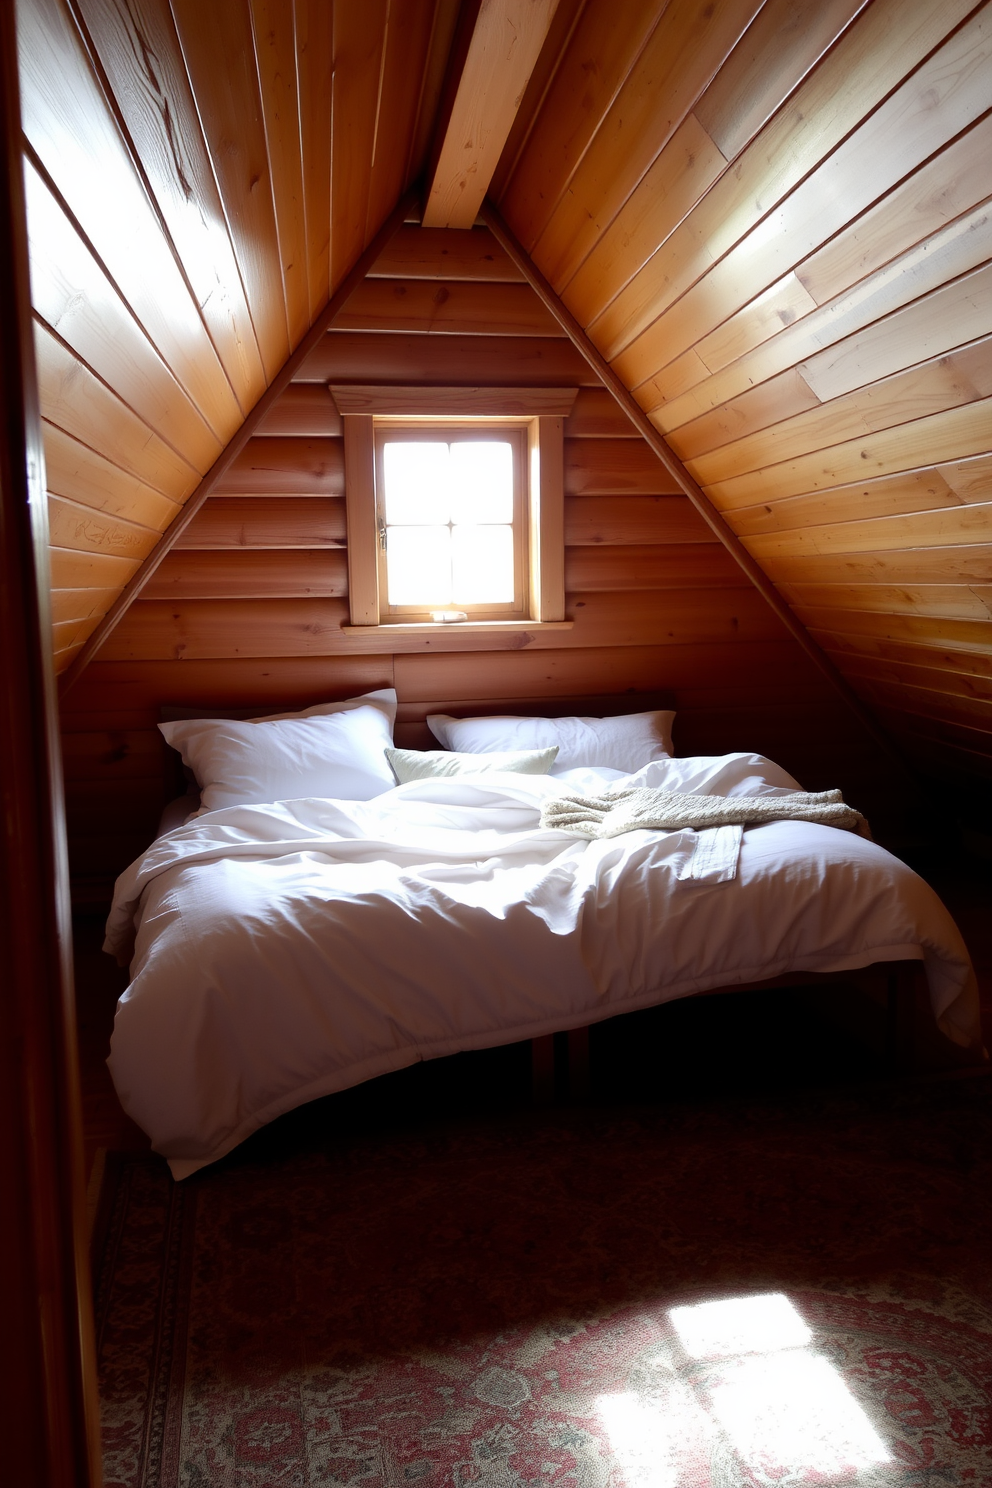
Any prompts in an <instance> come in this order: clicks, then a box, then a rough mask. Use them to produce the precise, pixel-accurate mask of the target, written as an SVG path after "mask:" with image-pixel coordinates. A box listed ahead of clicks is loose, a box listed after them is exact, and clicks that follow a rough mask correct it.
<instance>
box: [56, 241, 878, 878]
mask: <svg viewBox="0 0 992 1488" xmlns="http://www.w3.org/2000/svg"><path fill="white" fill-rule="evenodd" d="M452 240H455V241H454V242H453V241H452ZM338 324H339V326H340V329H335V330H332V331H331V332H329V333H328V335H327V336H326V337H325V340H324V344H323V345H322V346H321V347H320V348H318V350H317V351H316V352H315V353H314V355H313V356H312V358H311V359H310V361H309V362H308V363H307V364H306V365H305V366H304V367H303V368H302V370H301V372H300V374H299V377H298V380H297V381H296V382H294V383H293V384H292V385H291V386H290V387H289V389H288V390H287V392H286V393H285V394H284V395H283V396H282V398H281V399H280V400H279V401H278V402H277V404H276V405H275V407H274V409H273V410H272V412H271V413H270V415H269V416H268V418H267V420H266V422H265V424H264V425H263V427H262V431H261V432H260V433H259V434H258V435H256V437H254V438H253V439H252V440H251V441H250V442H249V444H248V446H247V448H246V450H245V451H244V453H243V454H242V455H241V456H239V458H238V460H237V461H236V463H235V464H234V466H233V467H232V469H231V470H230V471H229V473H228V474H227V475H226V476H225V477H224V479H223V482H222V483H221V485H220V486H219V487H218V489H217V491H216V493H215V494H214V495H212V496H211V497H210V498H209V500H208V501H207V503H206V504H205V506H204V507H203V508H202V510H201V511H200V513H199V514H198V515H197V517H196V518H195V519H194V520H193V522H192V523H191V525H190V526H189V528H188V529H187V531H186V532H185V534H184V535H183V537H182V538H181V539H180V541H179V543H178V544H177V547H176V548H175V549H174V551H172V552H171V553H170V554H169V555H168V556H167V557H166V559H165V560H164V562H163V563H162V564H161V566H160V567H159V569H158V570H157V572H156V573H155V575H154V577H153V578H152V580H151V582H150V583H149V585H148V586H147V588H146V589H145V590H144V591H143V593H142V595H141V597H140V598H139V599H138V600H137V601H136V602H135V603H134V605H133V606H132V607H131V609H130V610H129V611H128V613H127V615H126V616H125V617H124V619H123V620H122V622H121V623H120V625H119V626H118V627H117V629H116V630H115V631H114V632H113V634H112V635H111V636H110V637H109V639H108V641H107V642H106V643H105V645H104V646H103V648H102V650H101V651H100V652H99V654H98V656H97V658H96V659H95V660H94V662H93V663H92V664H91V665H90V666H89V668H88V669H87V670H86V672H85V673H84V674H83V677H82V679H81V680H80V682H79V683H78V684H77V686H76V687H75V688H73V690H72V691H71V692H70V694H69V695H68V697H67V699H66V701H65V704H64V708H63V723H64V728H65V736H64V737H65V757H66V764H67V772H68V777H69V798H70V805H69V812H70V827H71V836H72V841H73V850H74V866H75V871H76V883H77V890H78V891H79V892H80V893H81V894H91V895H93V896H95V897H99V896H101V895H103V894H105V893H106V889H107V883H108V879H109V877H110V876H111V875H112V874H113V873H114V872H116V871H119V869H120V868H122V867H123V866H124V865H125V864H126V863H127V861H128V860H129V859H130V858H131V857H132V856H133V855H134V854H135V853H137V852H138V851H139V850H140V849H141V847H142V846H143V845H144V843H145V842H146V841H147V840H148V838H149V837H150V836H151V835H152V833H153V831H154V828H155V823H156V820H157V817H158V813H159V811H160V809H161V806H162V804H163V801H164V799H165V796H166V795H167V794H168V793H169V792H170V791H172V793H174V787H173V781H174V776H173V774H172V765H171V764H170V763H169V761H168V759H167V757H166V754H165V751H164V749H163V747H162V744H161V740H160V737H159V735H158V733H157V730H156V729H155V723H156V721H157V719H158V716H159V715H158V710H159V708H160V707H161V706H162V705H163V704H166V703H173V704H178V703H188V704H195V705H197V706H211V705H214V706H218V707H247V706H249V705H253V704H258V705H259V708H260V710H264V709H271V710H273V711H275V710H277V709H279V708H282V707H284V706H290V707H291V706H294V705H303V704H306V703H311V702H314V701H317V700H320V699H322V698H326V697H337V696H349V695H351V694H353V693H356V692H361V691H364V690H366V689H369V688H372V687H376V686H384V685H393V686H395V687H396V688H397V691H398V693H399V696H400V715H399V722H398V726H397V739H398V741H399V742H400V743H403V744H406V745H411V746H415V747H416V746H421V747H424V746H427V745H429V743H430V740H429V736H428V735H427V732H426V729H425V728H424V725H423V722H422V720H423V717H424V715H425V713H426V712H428V711H434V710H437V709H438V708H439V707H440V708H441V709H445V708H449V709H451V710H454V711H457V709H458V707H459V705H460V704H472V705H489V704H491V705H492V707H493V708H494V709H495V710H498V709H499V706H500V702H501V700H503V701H506V700H509V699H523V698H534V699H535V700H536V701H537V702H540V701H541V700H544V699H548V698H555V697H575V696H580V695H583V694H585V695H592V694H596V695H601V694H617V693H623V692H626V691H646V690H659V689H661V690H667V691H670V692H671V693H672V695H673V701H674V703H675V705H676V706H677V708H678V710H679V720H678V723H677V728H676V740H677V746H678V748H679V749H680V751H681V752H683V753H700V752H717V753H719V752H723V751H725V750H730V749H757V750H760V751H762V752H765V753H768V754H770V755H772V756H773V757H777V758H779V759H781V760H782V762H783V763H785V764H786V765H788V766H789V767H790V768H792V769H793V770H794V771H795V772H796V773H797V774H798V775H799V777H800V778H801V779H802V780H803V781H804V783H808V784H810V785H812V786H819V785H833V784H838V783H840V784H842V785H844V786H845V787H846V788H847V789H848V791H849V793H852V792H853V794H854V795H855V796H857V795H858V793H859V792H860V793H861V797H860V798H861V799H862V801H865V793H866V792H867V793H869V794H871V793H872V792H874V791H875V789H876V787H877V786H878V776H879V770H878V761H877V757H876V755H875V754H874V751H873V749H872V747H871V746H870V745H869V744H868V743H867V742H866V741H865V740H864V739H863V737H862V736H861V735H860V733H859V731H858V730H857V728H856V726H854V725H853V724H852V723H851V722H850V721H849V720H848V719H847V718H846V717H845V716H844V714H843V710H842V709H841V707H840V705H839V704H837V703H836V702H835V701H834V699H833V697H832V695H829V694H828V690H827V689H826V686H825V684H824V683H823V682H822V680H821V679H820V677H819V675H818V674H816V673H815V672H814V671H813V669H812V667H811V666H810V664H809V662H808V661H807V659H806V658H805V656H804V655H803V653H802V652H801V650H800V648H799V647H798V646H797V645H796V643H795V642H794V641H793V640H792V639H791V637H789V636H788V635H787V634H786V632H785V631H784V630H783V628H782V626H781V625H780V622H779V621H778V620H777V619H776V617H775V616H774V615H773V614H772V612H771V611H770V610H769V608H768V606H767V604H766V603H765V601H764V600H763V599H762V597H761V596H760V594H759V593H758V592H757V591H756V590H755V589H754V588H753V586H752V585H751V584H750V582H749V581H748V580H747V579H746V578H745V577H744V576H743V575H742V573H741V572H740V570H739V569H738V568H737V566H736V565H735V564H734V562H733V561H732V560H731V558H730V557H729V556H728V554H727V553H726V552H725V550H724V549H723V548H722V546H721V545H720V544H719V543H718V542H717V541H716V540H715V539H714V538H713V536H712V534H711V532H710V531H709V529H708V528H707V527H706V526H705V524H704V523H703V522H702V520H701V519H700V518H699V517H698V516H697V514H696V513H695V511H694V510H693V509H692V507H691V506H690V504H689V502H688V500H687V499H686V498H685V497H684V496H682V495H680V494H678V492H677V491H676V489H675V487H674V483H673V481H672V479H671V477H670V476H669V475H667V473H666V472H665V470H664V469H663V467H662V466H661V464H660V463H659V461H658V460H657V458H656V457H655V455H654V454H653V453H652V451H651V450H650V449H649V448H648V446H647V445H646V444H645V443H644V441H643V440H642V439H641V438H640V436H639V435H637V433H636V432H635V430H634V429H633V427H632V426H631V425H630V423H629V422H628V421H627V419H626V417H625V415H624V414H623V413H622V412H621V410H620V409H619V408H618V407H617V405H616V404H615V402H614V401H613V399H612V398H611V397H610V395H609V394H608V393H607V392H606V391H605V390H604V389H602V388H601V387H599V386H597V385H596V382H595V379H594V377H593V375H592V374H591V373H590V371H589V369H588V367H587V365H586V364H585V362H584V361H583V360H582V359H581V358H580V357H579V356H578V354H577V353H576V352H575V351H574V349H573V348H572V346H571V344H570V343H569V342H568V341H567V340H566V339H565V338H564V337H563V336H562V335H561V334H560V333H558V331H557V327H556V325H555V323H554V322H553V321H551V320H550V319H549V317H548V316H547V315H546V314H545V312H543V311H542V309H541V306H540V304H539V302H538V301H537V299H536V297H535V296H534V295H533V293H532V291H531V290H530V289H529V287H527V286H526V285H524V284H522V283H521V282H520V281H519V276H518V275H517V274H516V272H515V270H514V269H513V267H512V266H511V265H510V263H509V261H508V260H506V259H505V258H504V256H503V255H502V253H501V251H500V250H499V249H498V247H497V245H496V244H495V242H494V241H493V239H492V238H491V236H490V235H489V233H488V232H486V231H485V230H484V229H478V228H477V229H474V230H473V231H472V232H469V233H446V234H442V233H437V234H428V233H426V232H424V231H422V230H421V229H419V228H416V227H410V228H404V229H401V231H400V233H399V235H398V236H397V238H396V239H394V241H393V244H392V245H391V247H390V248H389V250H388V251H387V253H386V254H385V255H384V257H383V259H382V260H381V261H380V262H379V264H377V265H376V268H375V270H374V271H373V274H372V275H370V277H369V278H368V280H367V281H366V282H365V284H364V285H363V286H362V288H361V289H360V290H359V291H358V292H356V294H355V295H354V296H353V297H352V300H351V301H350V302H349V303H348V305H347V307H346V309H345V311H344V313H343V314H342V316H341V318H340V321H339V323H338ZM481 326H485V327H486V331H485V333H483V332H482V331H481V330H480V327H481ZM416 380H424V381H431V382H435V383H439V384H445V385H447V384H453V385H458V384H462V385H466V386H479V385H484V384H486V383H492V384H498V385H500V386H514V385H519V386H521V387H540V386H542V385H561V384H567V385H570V386H576V385H577V386H579V388H580V391H579V395H578V398H577V400H576V403H575V407H574V410H573V413H572V416H571V417H570V418H569V419H568V421H567V423H566V431H565V493H566V494H565V531H566V553H565V564H566V569H565V571H566V589H567V605H566V609H567V614H568V616H569V617H570V618H571V619H572V620H573V622H574V624H573V628H572V629H571V630H568V631H550V632H540V631H534V632H527V633H524V634H517V635H514V636H513V637H512V638H510V639H507V638H506V637H505V636H500V635H496V634H493V635H478V634H474V635H473V634H461V635H460V634H459V633H458V631H457V628H456V627H451V628H447V629H445V630H444V631H443V632H442V633H441V634H439V635H432V636H429V637H424V636H417V637H406V638H404V640H403V642H402V644H400V643H399V642H394V646H393V649H391V650H390V651H388V652H386V651H384V650H383V649H382V648H383V639H382V636H381V634H376V635H372V636H370V637H367V638H366V637H360V636H350V635H346V634H344V633H343V632H342V631H341V623H342V621H344V620H346V619H347V615H348V606H347V530H346V524H345V513H344V462H343V453H342V434H341V426H340V420H339V417H338V414H337V411H336V409H335V406H334V403H333V401H332V399H331V397H330V394H329V392H328V390H327V384H328V383H329V382H333V383H346V382H349V381H350V382H358V383H364V382H369V381H373V382H384V383H389V382H394V383H397V384H409V383H411V382H414V381H416ZM841 756H843V764H842V763H841ZM872 799H873V800H874V799H875V796H874V795H873V796H872Z"/></svg>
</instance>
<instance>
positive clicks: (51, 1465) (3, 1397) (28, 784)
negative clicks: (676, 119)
mask: <svg viewBox="0 0 992 1488" xmlns="http://www.w3.org/2000/svg"><path fill="white" fill-rule="evenodd" d="M0 116H2V126H0V127H2V131H3V133H2V147H3V149H2V164H0V173H2V180H0V325H2V326H3V328H4V355H3V357H2V358H0V419H2V421H3V423H2V437H0V648H2V655H3V664H2V666H0V797H2V812H3V825H4V832H3V839H2V849H0V945H2V946H3V975H2V978H0V1194H2V1196H3V1198H2V1218H0V1317H2V1319H3V1322H2V1327H0V1366H2V1367H0V1372H2V1375H3V1388H2V1390H0V1443H2V1446H0V1452H2V1460H3V1471H2V1474H0V1476H2V1477H3V1480H4V1482H9V1483H11V1484H13V1483H16V1484H18V1485H24V1488H99V1484H100V1482H101V1466H100V1430H99V1417H98V1412H97V1398H96V1364H95V1351H94V1346H93V1321H92V1310H91V1302H90V1277H89V1263H88V1256H87V1235H86V1205H85V1191H84V1178H83V1141H82V1111H81V1104H80V1097H79V1072H78V1065H77V1052H76V1028H75V1011H74V1003H73V986H72V950H71V945H72V942H71V924H70V919H69V870H68V861H67V857H66V845H65V812H64V806H63V797H62V772H61V760H60V756H59V736H58V718H57V708H56V701H55V679H54V675H53V668H52V660H51V624H50V610H49V577H48V561H49V560H48V521H47V515H46V505H45V479H44V471H45V464H44V451H43V447H42V439H41V422H40V415H39V408H38V389H37V379H36V375H35V364H34V343H33V339H32V323H31V303H30V289H29V283H28V249H27V231H26V226H25V211H24V188H23V174H22V161H21V119H20V103H19V98H18V79H17V40H16V35H15V29H14V7H13V5H6V4H4V5H0Z"/></svg>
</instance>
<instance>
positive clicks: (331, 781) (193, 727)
mask: <svg viewBox="0 0 992 1488" xmlns="http://www.w3.org/2000/svg"><path fill="white" fill-rule="evenodd" d="M159 728H160V729H161V731H162V734H163V735H164V737H165V741H166V743H167V744H171V745H172V747H173V749H178V750H179V751H180V753H181V754H182V757H183V763H184V764H185V765H188V766H189V768H190V769H191V770H192V771H193V774H194V775H195V776H196V781H197V784H198V785H199V787H200V792H201V811H220V810H222V809H223V808H224V807H225V806H242V805H251V804H253V803H257V802H261V801H294V800H299V799H300V798H301V797H304V796H325V797H327V796H329V797H332V798H334V799H336V800H343V801H369V800H371V799H372V797H373V796H379V795H382V793H383V791H387V790H391V789H392V788H393V786H394V784H395V781H394V780H393V775H392V771H391V770H390V768H389V764H388V763H387V760H386V754H385V751H386V749H387V748H388V747H389V745H390V744H391V743H392V742H393V740H392V728H391V725H390V718H389V713H388V710H384V709H383V708H382V707H381V706H379V707H377V706H375V705H364V706H363V705H361V704H359V706H354V707H345V708H340V707H339V708H338V709H337V710H336V711H335V712H334V713H317V714H313V713H311V711H310V710H307V713H305V714H302V715H301V714H293V715H290V716H289V717H283V718H275V719H251V720H247V719H246V720H235V719H221V718H191V719H186V720H183V721H181V722H177V723H160V724H159Z"/></svg>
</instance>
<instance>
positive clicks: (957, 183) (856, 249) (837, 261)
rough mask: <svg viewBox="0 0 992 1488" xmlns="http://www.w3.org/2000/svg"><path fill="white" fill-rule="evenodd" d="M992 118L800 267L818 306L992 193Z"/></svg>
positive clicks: (866, 213) (804, 281)
mask: <svg viewBox="0 0 992 1488" xmlns="http://www.w3.org/2000/svg"><path fill="white" fill-rule="evenodd" d="M990 147H992V119H990V118H988V117H986V118H984V119H980V120H979V121H978V123H976V124H975V125H974V126H973V127H972V128H971V129H968V130H966V131H965V133H964V134H963V135H962V136H961V137H960V138H959V139H956V140H954V141H952V142H951V144H949V145H948V146H947V147H946V148H945V149H944V150H941V151H940V152H939V153H938V154H937V155H936V156H935V157H934V159H933V160H931V161H929V162H928V163H927V164H926V165H924V166H922V167H921V168H920V169H919V170H918V171H915V172H914V173H913V174H912V175H911V176H909V177H908V178H907V180H905V181H903V182H902V183H901V184H900V185H899V186H897V187H896V188H895V189H894V190H893V191H891V192H889V193H888V194H887V195H886V196H884V197H883V198H882V200H881V201H880V202H878V203H877V204H876V205H875V206H873V207H871V208H870V209H869V210H868V211H867V212H865V213H863V214H862V215H861V216H860V217H859V218H858V219H857V221H855V222H853V223H852V224H851V226H850V227H848V228H846V229H845V230H844V231H843V232H842V233H839V234H838V235H837V237H835V238H833V239H832V240H831V241H830V242H829V243H826V244H825V245H824V246H823V247H822V248H819V249H817V251H816V253H814V254H813V255H812V257H810V258H808V259H807V260H806V262H805V263H803V264H802V265H800V267H799V269H798V271H797V272H798V276H799V278H800V279H801V281H802V283H803V285H804V287H805V288H806V289H807V290H808V291H809V293H810V295H812V297H813V299H814V300H815V301H816V303H817V304H818V305H823V304H825V303H826V302H827V301H828V300H831V299H833V298H834V296H835V295H837V294H839V293H840V292H841V291H842V290H844V289H847V288H848V287H849V286H850V285H852V284H854V283H856V282H857V281H858V280H859V279H862V278H864V277H866V276H867V275H870V274H873V273H875V272H876V271H877V270H878V269H880V268H881V267H882V266H883V265H884V264H886V263H888V262H889V261H890V260H891V259H893V258H897V257H899V256H900V255H901V254H903V253H905V252H906V251H907V249H909V248H911V247H913V246H914V244H917V243H920V242H923V241H925V240H926V239H927V238H928V237H930V236H933V235H934V234H936V233H938V232H939V231H940V230H941V229H942V228H943V227H945V226H946V225H947V224H948V223H950V222H951V221H953V219H954V218H956V217H959V216H962V215H963V214H964V213H966V212H968V211H971V210H972V209H974V208H975V207H977V206H978V205H979V204H980V203H981V202H983V201H984V200H985V198H986V197H987V196H988V171H987V169H986V163H987V160H988V152H989V149H990Z"/></svg>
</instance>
